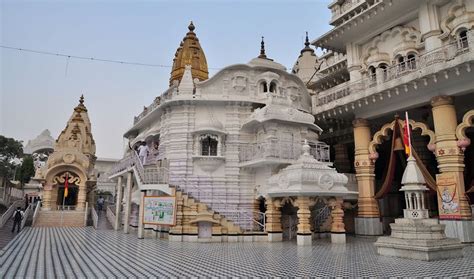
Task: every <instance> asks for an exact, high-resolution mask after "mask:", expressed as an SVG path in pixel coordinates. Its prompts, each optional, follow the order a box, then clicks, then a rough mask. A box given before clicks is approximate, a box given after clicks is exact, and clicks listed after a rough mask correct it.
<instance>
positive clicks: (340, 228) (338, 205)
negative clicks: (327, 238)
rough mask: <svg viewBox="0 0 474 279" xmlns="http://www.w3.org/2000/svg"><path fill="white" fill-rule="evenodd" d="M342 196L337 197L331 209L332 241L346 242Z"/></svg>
mask: <svg viewBox="0 0 474 279" xmlns="http://www.w3.org/2000/svg"><path fill="white" fill-rule="evenodd" d="M342 203H343V200H342V198H340V197H339V198H336V200H335V201H334V202H333V205H332V211H331V219H332V223H331V242H332V243H346V230H345V229H344V210H343V209H342Z"/></svg>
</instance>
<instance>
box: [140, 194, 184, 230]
mask: <svg viewBox="0 0 474 279" xmlns="http://www.w3.org/2000/svg"><path fill="white" fill-rule="evenodd" d="M143 204H144V206H143V210H144V212H143V224H151V225H162V226H163V225H165V226H174V225H175V223H176V197H174V196H145V197H144V198H143Z"/></svg>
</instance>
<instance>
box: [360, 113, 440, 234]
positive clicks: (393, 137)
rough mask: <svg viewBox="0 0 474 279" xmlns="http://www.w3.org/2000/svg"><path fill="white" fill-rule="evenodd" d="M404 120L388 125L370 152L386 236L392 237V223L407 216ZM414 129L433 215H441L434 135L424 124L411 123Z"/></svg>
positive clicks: (416, 151)
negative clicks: (439, 210) (405, 213)
mask: <svg viewBox="0 0 474 279" xmlns="http://www.w3.org/2000/svg"><path fill="white" fill-rule="evenodd" d="M404 125H405V124H404V121H402V120H400V119H398V117H395V120H394V121H393V122H391V123H389V124H386V125H384V126H383V127H382V128H381V129H380V130H379V131H378V132H377V133H375V135H374V137H373V140H372V141H371V142H370V144H369V152H370V156H371V159H372V160H373V161H374V162H375V163H374V174H375V196H374V198H375V199H376V200H377V201H378V206H379V211H380V217H381V219H382V223H383V230H384V233H385V234H390V223H393V222H394V220H395V219H396V218H400V217H403V208H405V207H406V205H405V197H404V195H403V194H402V193H401V192H400V191H399V190H400V187H401V186H402V185H401V180H402V176H403V172H404V170H405V167H406V160H407V154H405V146H404V144H403V127H404ZM410 126H411V127H412V132H411V138H412V154H413V156H414V157H415V159H416V162H417V165H418V167H419V168H420V170H421V171H422V173H423V176H424V178H425V180H426V182H427V186H428V188H429V189H430V190H431V191H430V192H429V193H427V195H426V197H427V201H426V204H427V205H428V208H429V209H430V210H431V215H432V216H436V215H437V208H438V207H437V196H436V181H435V180H434V177H435V175H436V158H435V157H434V155H433V154H432V152H431V151H430V150H429V149H428V147H429V146H430V145H432V144H433V139H434V132H432V131H431V130H429V129H428V127H427V125H426V124H424V123H421V122H415V121H410Z"/></svg>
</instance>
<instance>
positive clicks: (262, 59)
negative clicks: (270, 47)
mask: <svg viewBox="0 0 474 279" xmlns="http://www.w3.org/2000/svg"><path fill="white" fill-rule="evenodd" d="M248 65H249V66H252V67H267V68H273V69H277V70H282V71H286V68H285V66H283V65H282V64H280V63H277V62H275V61H273V59H270V58H268V57H267V55H266V54H265V42H264V41H263V37H262V42H261V43H260V55H259V56H258V57H256V58H254V59H252V60H250V62H249V63H248Z"/></svg>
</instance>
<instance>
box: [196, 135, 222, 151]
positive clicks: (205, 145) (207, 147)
mask: <svg viewBox="0 0 474 279" xmlns="http://www.w3.org/2000/svg"><path fill="white" fill-rule="evenodd" d="M199 142H200V145H201V156H218V152H217V150H218V145H219V137H218V136H217V135H212V134H206V135H202V136H201V137H200V140H199Z"/></svg>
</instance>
